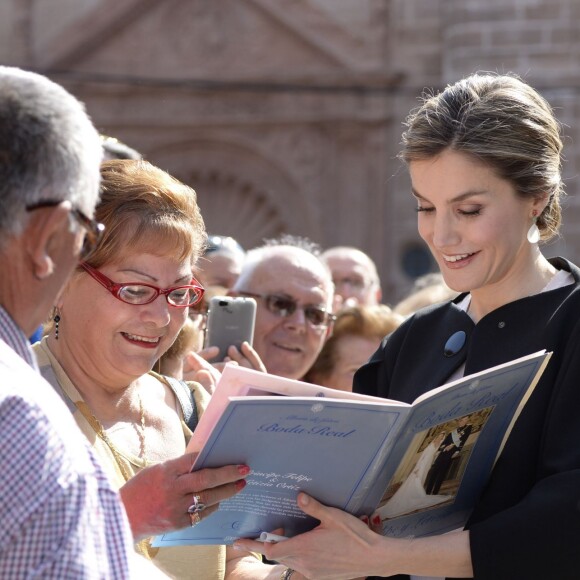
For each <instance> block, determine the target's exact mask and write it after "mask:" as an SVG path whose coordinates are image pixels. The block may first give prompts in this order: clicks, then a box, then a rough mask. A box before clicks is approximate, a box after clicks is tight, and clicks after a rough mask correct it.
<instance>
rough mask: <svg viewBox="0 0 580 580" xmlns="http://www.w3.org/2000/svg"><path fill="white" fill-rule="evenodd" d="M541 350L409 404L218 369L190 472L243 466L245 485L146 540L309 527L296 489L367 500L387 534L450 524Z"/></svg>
mask: <svg viewBox="0 0 580 580" xmlns="http://www.w3.org/2000/svg"><path fill="white" fill-rule="evenodd" d="M550 355H551V353H546V352H545V351H541V352H537V353H535V354H532V355H529V356H526V357H522V358H520V359H517V360H514V361H511V362H508V363H505V364H502V365H499V366H497V367H493V368H491V369H488V370H486V371H482V372H479V373H476V374H473V375H470V376H465V377H463V378H462V379H459V380H457V381H454V382H452V383H449V384H447V385H444V386H442V387H439V388H437V389H434V390H432V391H430V392H428V393H425V394H424V395H422V396H421V397H419V398H418V399H417V400H416V401H414V402H413V404H410V405H409V404H406V403H401V402H399V401H390V400H387V399H381V398H376V397H371V396H368V395H361V394H356V393H351V392H346V391H336V390H334V389H329V388H326V387H319V386H317V385H313V384H310V383H303V382H300V381H294V380H290V379H285V378H281V377H278V376H273V375H268V374H266V373H260V372H256V371H253V370H249V369H246V368H242V367H239V366H235V365H226V368H225V369H224V372H223V374H222V377H221V379H220V381H219V383H218V385H217V388H216V391H215V393H214V395H213V396H212V400H211V402H210V404H209V405H208V407H207V409H206V411H205V413H204V415H203V416H202V417H201V419H200V422H199V425H198V427H197V429H196V431H195V433H194V436H193V438H192V440H191V442H190V445H189V447H188V451H198V452H199V455H198V457H197V460H196V462H195V464H194V466H193V470H197V469H202V468H208V467H216V466H219V465H226V464H235V463H244V464H247V465H249V466H250V468H251V470H252V471H251V473H250V475H249V476H248V478H247V480H246V481H247V485H246V488H245V489H244V490H242V491H241V492H240V493H239V494H237V495H236V496H235V497H232V498H230V499H228V500H226V501H223V502H222V503H221V504H220V508H219V510H218V511H217V512H215V513H214V514H212V516H211V517H208V518H205V519H204V520H203V521H202V522H201V523H199V524H198V525H196V526H195V527H189V528H186V529H183V530H180V531H177V532H171V533H167V534H163V535H160V536H158V537H157V538H156V540H155V542H154V545H156V546H173V545H184V544H231V543H232V542H233V541H235V540H236V539H238V538H259V537H260V535H261V534H262V533H263V532H271V531H273V530H276V529H278V528H283V529H284V534H285V535H286V536H293V535H295V534H298V533H302V532H304V531H307V530H309V529H312V528H313V527H314V526H315V525H316V523H317V522H316V520H314V519H313V518H310V517H308V516H306V515H305V514H304V513H303V512H302V511H301V510H299V509H298V507H297V505H296V497H297V495H298V493H299V492H300V491H305V492H307V493H308V494H310V495H312V496H313V497H315V498H317V499H319V500H320V501H322V502H324V503H325V504H327V505H331V506H335V507H339V508H341V509H343V510H346V511H348V512H350V513H352V514H355V515H358V516H360V515H369V514H371V513H373V512H374V511H375V510H376V509H377V507H378V508H379V509H380V510H382V511H381V517H382V518H383V520H384V521H383V524H384V526H383V533H384V534H385V535H390V536H393V537H408V536H423V535H429V534H434V533H441V532H444V531H447V530H452V529H455V528H457V527H458V526H460V525H462V524H463V523H464V522H465V521H466V519H467V517H468V515H469V513H470V510H471V508H472V506H473V504H474V502H475V499H476V498H477V497H478V495H479V493H480V492H481V489H482V487H483V486H484V485H485V482H486V481H487V479H488V477H489V474H490V472H491V469H492V468H493V465H494V462H495V460H496V458H497V456H498V455H499V453H500V452H501V449H502V447H503V445H504V443H505V441H506V439H507V437H508V436H509V432H510V430H511V427H512V425H513V423H514V422H515V420H516V419H517V416H518V414H519V412H520V411H521V409H522V407H523V405H524V404H525V401H526V400H527V399H528V398H529V396H530V394H531V393H532V391H533V389H534V387H535V385H536V383H537V381H538V380H539V377H540V376H541V374H542V372H543V370H544V368H545V367H546V365H547V364H548V361H549V358H550ZM410 488H413V489H412V490H411V489H410ZM397 494H398V497H397Z"/></svg>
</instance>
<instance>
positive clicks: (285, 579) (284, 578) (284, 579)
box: [280, 568, 294, 580]
mask: <svg viewBox="0 0 580 580" xmlns="http://www.w3.org/2000/svg"><path fill="white" fill-rule="evenodd" d="M292 574H294V570H292V568H286V569H285V570H284V572H282V574H280V580H290V576H292Z"/></svg>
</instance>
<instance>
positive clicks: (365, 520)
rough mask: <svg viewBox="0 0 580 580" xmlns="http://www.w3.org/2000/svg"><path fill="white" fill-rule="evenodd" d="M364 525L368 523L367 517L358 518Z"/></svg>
mask: <svg viewBox="0 0 580 580" xmlns="http://www.w3.org/2000/svg"><path fill="white" fill-rule="evenodd" d="M360 519H361V520H362V521H363V522H364V523H365V524H368V523H369V517H368V516H361V518H360Z"/></svg>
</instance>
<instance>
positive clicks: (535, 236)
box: [528, 210, 540, 244]
mask: <svg viewBox="0 0 580 580" xmlns="http://www.w3.org/2000/svg"><path fill="white" fill-rule="evenodd" d="M532 217H533V221H532V225H531V226H530V229H529V230H528V242H530V244H537V243H538V242H539V241H540V230H539V229H538V217H537V215H536V211H535V210H534V212H533V213H532Z"/></svg>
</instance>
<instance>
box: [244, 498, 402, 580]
mask: <svg viewBox="0 0 580 580" xmlns="http://www.w3.org/2000/svg"><path fill="white" fill-rule="evenodd" d="M298 505H299V507H300V508H301V509H302V511H304V512H305V513H306V514H308V515H311V516H312V517H314V518H316V519H318V520H320V524H319V525H318V526H317V527H316V528H314V529H313V530H312V531H310V532H307V533H305V534H301V535H299V536H295V537H294V538H291V539H288V540H284V541H283V542H278V543H261V542H255V541H253V540H237V541H236V542H235V543H234V547H236V548H239V549H242V550H248V551H252V552H261V553H262V554H264V555H265V556H266V557H267V558H268V559H270V560H274V561H276V562H281V563H283V564H284V565H286V566H289V567H290V568H293V569H295V570H297V571H299V572H301V573H302V574H303V575H304V576H306V577H307V578H316V579H317V580H325V579H334V580H340V579H347V578H356V577H361V576H362V577H364V576H369V575H373V574H376V575H384V574H381V572H383V571H384V570H385V569H384V568H382V569H381V568H380V567H379V563H378V562H375V561H374V560H375V559H376V554H377V552H379V553H380V552H381V548H382V546H381V544H382V543H384V542H386V541H388V540H387V539H386V538H383V537H382V536H380V535H378V534H376V533H374V532H373V531H372V530H370V529H369V527H368V525H367V524H366V523H365V521H362V520H360V519H358V518H356V517H354V516H351V515H350V514H347V513H346V512H343V511H341V510H338V509H335V508H330V507H326V506H323V505H322V504H321V503H319V502H317V501H316V500H315V499H313V498H311V497H309V496H307V495H306V494H304V493H300V494H299V495H298ZM390 541H392V542H396V541H397V540H390ZM395 572H396V570H395V569H394V568H393V572H392V574H394V573H395Z"/></svg>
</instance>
